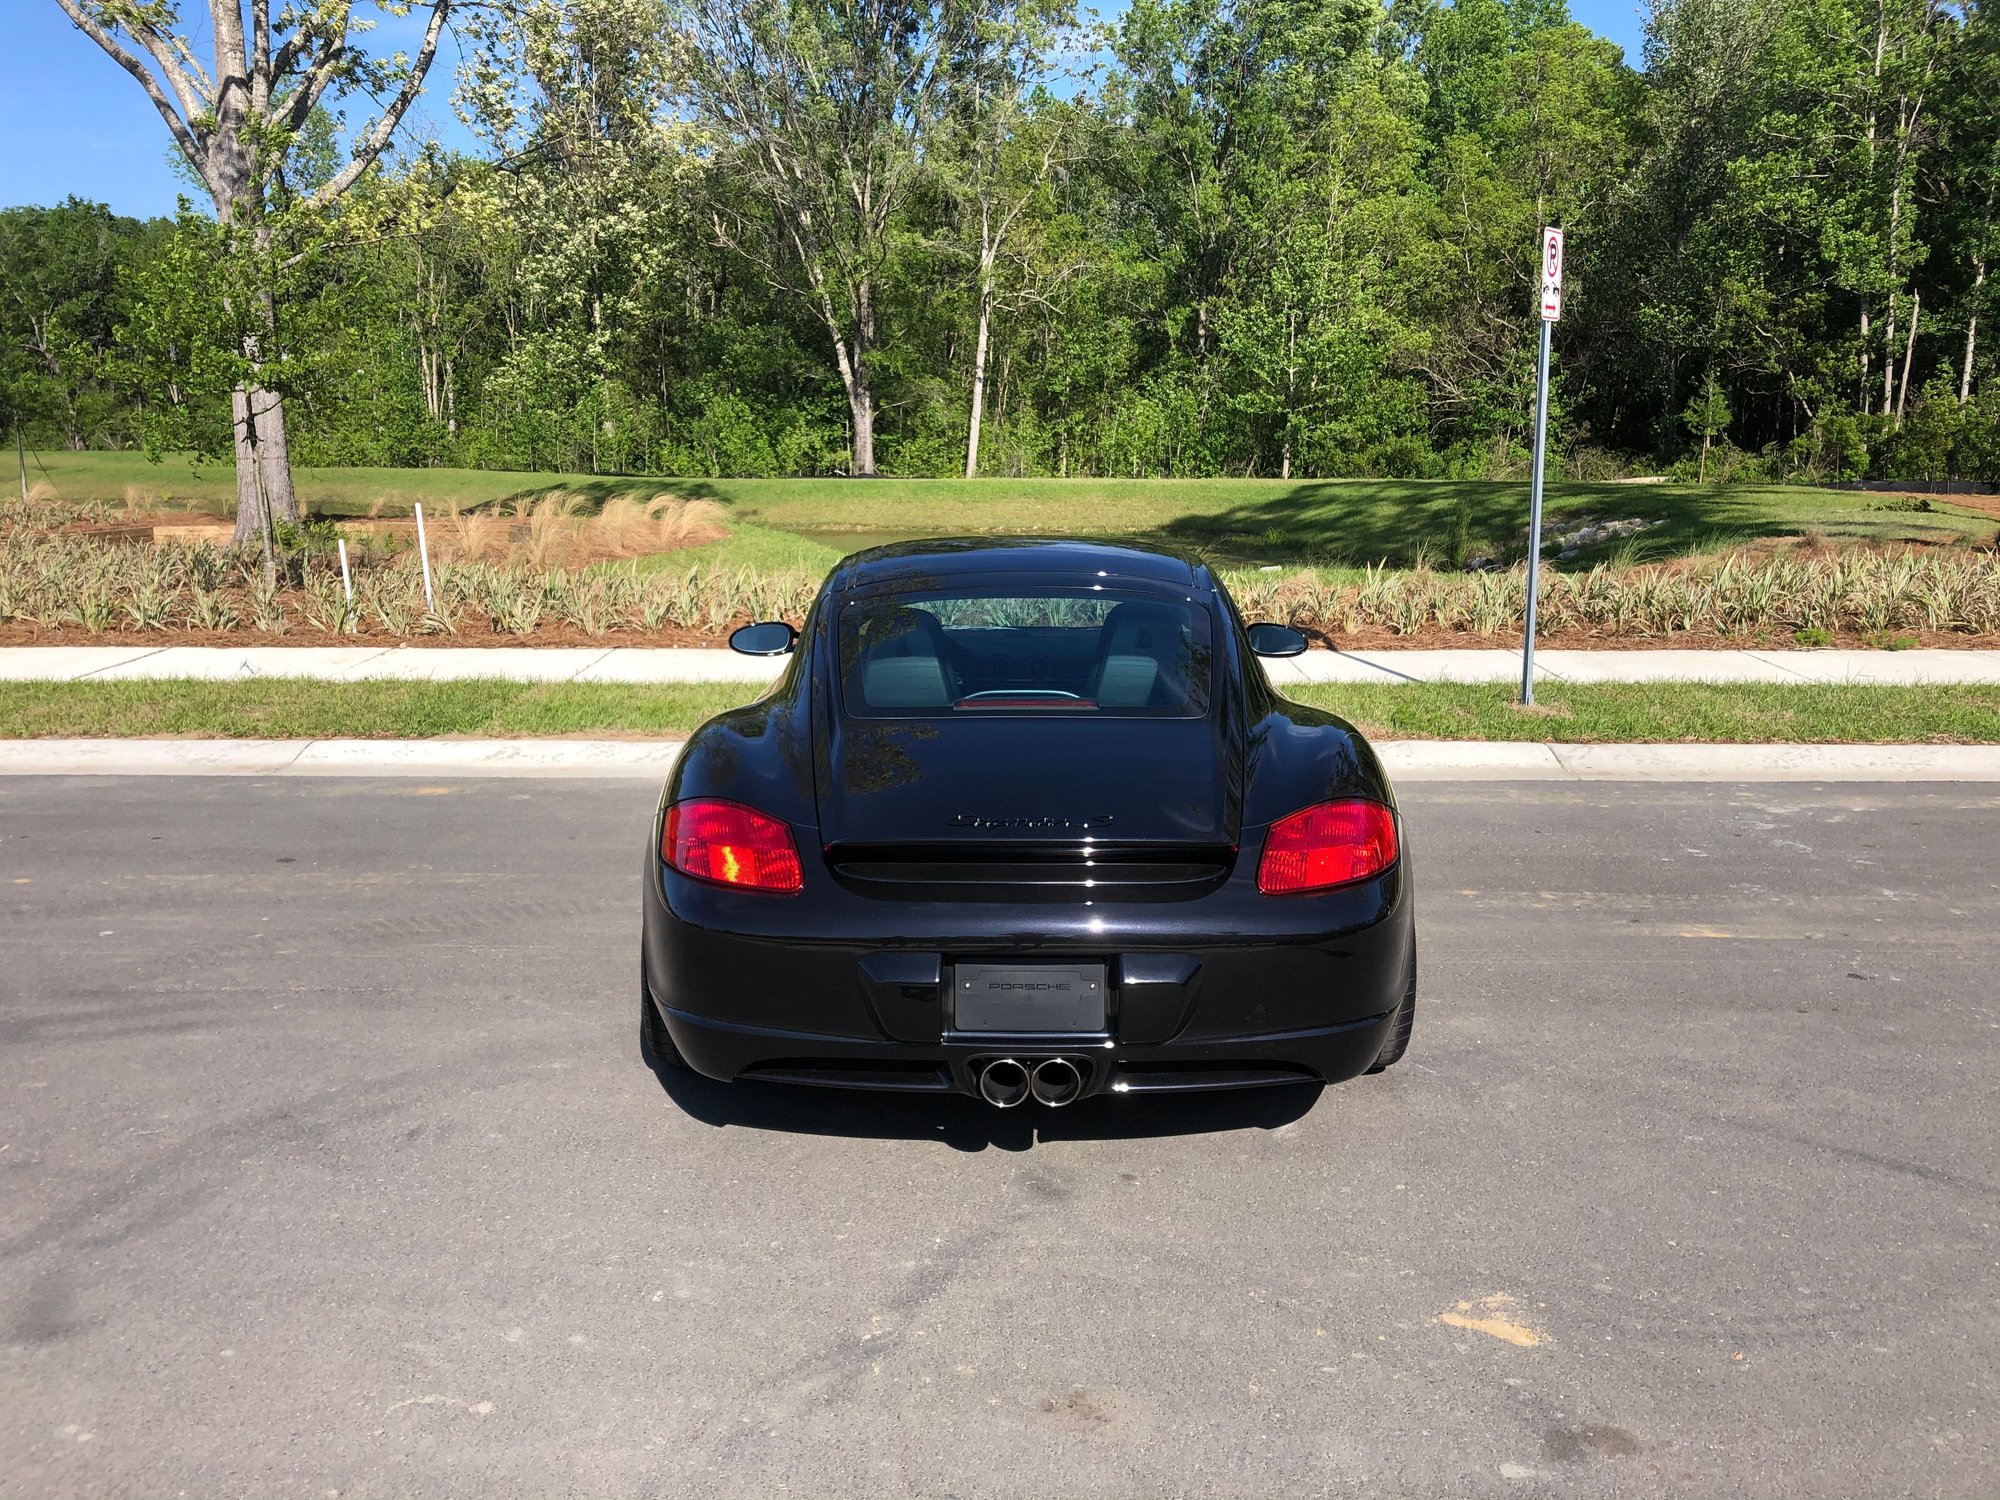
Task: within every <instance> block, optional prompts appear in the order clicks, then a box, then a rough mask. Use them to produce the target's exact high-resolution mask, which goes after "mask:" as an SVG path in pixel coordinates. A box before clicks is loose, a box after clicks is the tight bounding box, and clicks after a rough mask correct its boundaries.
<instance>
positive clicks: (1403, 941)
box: [644, 852, 1414, 1096]
mask: <svg viewBox="0 0 2000 1500" xmlns="http://www.w3.org/2000/svg"><path fill="white" fill-rule="evenodd" d="M814 884H816V882H814V881H813V880H812V878H811V877H810V876H809V888H808V890H807V892H806V893H805V894H804V895H803V896H801V897H792V898H785V897H771V896H766V895H758V894H755V893H747V892H739V891H730V890H725V889H721V888H718V887H715V886H709V885H704V884H701V883H699V882H695V881H691V880H687V879H685V878H684V877H681V876H679V875H677V874H675V873H674V872H672V871H669V870H664V869H663V868H662V866H661V865H660V863H659V861H658V859H657V858H656V857H654V856H652V855H651V854H650V852H649V855H648V859H647V862H646V868H645V875H644V888H645V895H644V905H645V960H646V962H645V967H646V974H647V984H648V991H649V995H650V999H651V1002H652V1004H653V1005H654V1006H655V1008H656V1009H657V1010H658V1011H659V1013H660V1015H661V1017H662V1019H663V1020H664V1021H665V1023H666V1027H667V1030H668V1033H669V1034H670V1035H671V1036H672V1038H673V1040H674V1044H675V1046H676V1047H678V1048H679V1050H680V1052H681V1055H682V1056H683V1057H684V1058H685V1059H686V1060H687V1062H688V1063H689V1065H690V1066H692V1067H693V1068H695V1069H696V1070H697V1071H699V1072H701V1073H704V1074H706V1075H708V1076H709V1077H712V1078H718V1079H725V1080H727V1079H736V1078H761V1079H769V1080H773V1081H783V1082H791V1083H815V1084H824V1085H831V1086H835V1087H846V1088H880V1089H893V1090H901V1091H909V1092H926V1093H946V1092H956V1093H976V1092H977V1086H976V1083H975V1073H976V1070H977V1069H978V1068H979V1067H980V1066H982V1065H983V1064H984V1063H986V1062H988V1061H991V1060H992V1059H995V1058H999V1057H1011V1058H1014V1059H1016V1060H1018V1061H1022V1062H1027V1063H1030V1064H1032V1063H1033V1062H1034V1061H1035V1060H1038V1059H1041V1058H1045V1057H1055V1056H1061V1057H1065V1058H1068V1059H1070V1060H1072V1061H1073V1062H1075V1063H1077V1064H1078V1065H1079V1067H1080V1068H1081V1069H1082V1070H1083V1071H1084V1073H1085V1081H1084V1088H1083V1093H1084V1095H1086V1096H1088V1095H1092V1094H1102V1093H1107V1092H1109V1093H1140V1092H1151V1091H1172V1090H1199V1089H1213V1088H1230V1087H1246V1086H1254V1085H1258V1084H1280V1083H1298V1082H1324V1083H1337V1082H1340V1081H1341V1080H1343V1079H1348V1078H1352V1077H1354V1076H1355V1075H1357V1074H1359V1073H1362V1072H1365V1071H1366V1070H1367V1069H1368V1068H1369V1066H1370V1065H1371V1064H1373V1062H1374V1060H1375V1058H1376V1056H1377V1055H1378V1054H1379V1053H1380V1051H1381V1048H1382V1044H1383V1042H1384V1040H1385V1039H1386V1038H1387V1035H1388V1030H1389V1026H1390V1018H1391V1016H1392V1014H1393V1013H1394V1011H1395V1009H1396V1007H1397V1005H1398V1003H1399V1002H1400V1001H1401V999H1402V996H1403V991H1404V988H1405V985H1406V983H1407V980H1408V974H1409V962H1410V955H1411V952H1412V943H1413V941H1414V939H1413V901H1412V897H1411V888H1410V881H1409V871H1408V864H1407V859H1406V860H1405V862H1404V863H1402V864H1399V865H1398V866H1396V867H1395V868H1394V869H1392V870H1391V871H1389V872H1388V873H1387V874H1385V875H1383V876H1382V877H1380V878H1379V879H1376V880H1372V881H1366V882H1361V883H1359V884H1357V885H1354V886H1350V887H1344V888H1342V889H1340V890H1336V891H1332V892H1328V893H1325V894H1323V895H1316V896H1304V897H1281V898H1271V897H1263V896H1259V895H1258V894H1257V893H1256V891H1255V887H1254V882H1253V881H1251V880H1249V879H1248V878H1247V875H1246V877H1245V878H1243V879H1232V880H1231V881H1230V882H1229V883H1228V884H1227V885H1226V886H1225V887H1223V888H1222V889H1221V890H1218V891H1215V892H1213V893H1211V894H1209V895H1206V896H1203V897H1200V898H1198V899H1195V900H1189V901H1175V902H1165V903H1147V904H1134V905H1130V906H1121V905H1119V904H1116V903H1104V904H1097V905H1093V906H1090V907H1085V906H1082V905H1078V904H1051V905H1030V906H1016V905H1006V904H991V905H988V904H981V903H971V902H949V903H947V902H930V903H926V902H884V901H879V900H873V899H869V898H866V897H862V896H856V895H853V894H851V893H846V892H842V891H839V890H837V889H828V888H826V887H821V889H820V890H819V891H817V892H815V891H814V890H813V889H812V886H813V885H814ZM1055 960H1064V961H1080V960H1089V961H1092V962H1099V963H1103V964H1104V965H1105V966H1106V969H1105V972H1106V975H1107V978H1108V980H1109V993H1110V1004H1109V1007H1108V1009H1109V1015H1108V1017H1107V1020H1106V1024H1105V1029H1104V1030H1103V1031H1102V1032H1098V1033H1087V1034H1075V1035H1068V1034H1042V1035H1007V1036H1000V1035H993V1034H972V1033H966V1032H962V1031H959V1030H957V1029H956V1028H955V1027H954V1024H953V1021H954V1017H953V1014H952V1010H953V1007H952V999H951V995H952V982H953V966H954V965H955V964H956V963H958V962H974V961H977V962H988V963H990V962H996V961H997V962H1005V963H1010V964H1034V963H1038V962H1047V961H1055Z"/></svg>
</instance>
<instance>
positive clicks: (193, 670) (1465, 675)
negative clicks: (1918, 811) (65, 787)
mask: <svg viewBox="0 0 2000 1500" xmlns="http://www.w3.org/2000/svg"><path fill="white" fill-rule="evenodd" d="M1535 664H1536V668H1537V670H1538V672H1539V676H1540V679H1541V680H1546V681H1549V682H1579V683H1580V682H1775V683H1792V684H1795V685H1796V684H1799V683H1806V682H1827V683H1843V682H1853V683H1878V684H1882V685H1887V686H1895V685H1908V684H1917V683H1939V684H1943V683H1956V682H1981V683H2000V651H1979V650H1967V651H1954V650H1918V651H1562V650H1550V651H1541V652H1538V653H1536V656H1535ZM783 668H784V660H783V659H782V658H769V659H764V660H759V659H758V658H755V657H749V656H739V655H737V654H736V653H735V652H733V651H720V650H709V649H705V648H683V647H676V646H588V647H567V646H457V647H438V646H172V645H163V646H0V681H13V682H40V681H50V682H79V681H85V680H88V681H91V682H122V681H128V680H155V681H157V680H160V679H165V678H188V679H195V680H201V681H211V682H213V681H224V680H226V681H236V680H241V679H249V678H261V677H308V678H315V679H321V680H325V681H328V682H361V681H368V680H378V679H392V680H402V681H422V682H448V681H453V680H460V679H464V678H469V677H499V678H505V679H508V680H511V681H514V682H626V683H664V682H734V683H743V684H746V685H747V687H746V691H747V690H748V689H749V688H752V687H755V686H759V685H762V684H764V683H767V682H769V681H770V680H771V679H772V678H773V677H775V676H776V675H777V674H778V673H779V672H780V671H781V670H783ZM1264 670H1265V673H1266V675H1268V676H1269V677H1270V679H1271V681H1272V683H1273V684H1274V685H1276V686H1277V687H1279V688H1281V689H1282V688H1286V687H1293V686H1297V685H1299V684H1301V683H1308V682H1373V683H1383V684H1393V683H1399V682H1513V681H1516V680H1517V679H1518V678H1519V676H1520V672H1521V658H1520V654H1519V652H1518V651H1507V650H1498V649H1480V650H1446V651H1309V652H1307V653H1306V654H1305V655H1304V656H1298V657H1291V658H1287V659H1283V660H1273V661H1267V662H1266V663H1265V664H1264Z"/></svg>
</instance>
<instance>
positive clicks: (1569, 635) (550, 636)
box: [0, 621, 2000, 651]
mask: <svg viewBox="0 0 2000 1500" xmlns="http://www.w3.org/2000/svg"><path fill="white" fill-rule="evenodd" d="M747 623H748V622H747V621H736V622H734V624H732V625H731V626H730V627H729V629H734V628H735V625H736V624H747ZM729 629H725V630H723V631H721V632H720V633H710V632H706V631H701V630H694V629H689V628H686V627H683V626H667V627H664V628H662V629H660V630H657V631H652V632H647V631H640V630H611V631H606V632H604V633H603V634H602V635H590V634H588V633H586V632H585V631H583V630H580V629H578V628H577V627H576V626H574V625H541V626H537V627H536V629H535V632H534V633H533V634H532V635H508V634H505V633H502V632H498V631H492V630H486V629H481V628H476V627H472V626H468V627H466V628H464V629H462V630H461V631H460V632H459V633H458V634H456V635H404V636H397V635H390V634H388V633H387V632H386V631H380V630H363V631H361V632H359V633H358V634H355V635H330V634H328V633H327V632H325V631H321V630H310V629H307V628H305V627H304V626H296V627H294V628H292V629H290V630H288V631H286V632H285V633H284V634H283V635H272V634H270V633H268V632H266V631H261V630H240V629H239V630H107V631H103V632H99V633H96V634H93V633H91V632H90V631H86V630H81V629H77V628H75V627H71V628H69V629H66V630H58V629H53V628H51V627H48V626H40V625H28V624H23V623H21V622H19V621H10V622H8V623H6V624H0V647H4V646H146V647H151V648H154V649H156V650H157V649H160V648H163V647H167V646H374V647H380V648H387V647H390V646H424V647H433V648H438V649H445V650H449V649H451V648H454V647H476V646H488V647H490V646H527V647H535V646H572V647H573V646H586V647H596V648H598V649H604V648H607V647H611V646H707V647H717V646H725V645H727V644H728V639H729ZM1885 636H1886V637H1887V638H1889V639H1893V640H1895V641H1897V642H1898V643H1899V644H1900V643H1903V642H1908V643H1912V644H1914V645H1917V646H1923V647H1932V648H1943V649H1946V650H1957V651H1966V650H1985V651H1992V650H2000V635H1993V634H1986V635H1971V634H1957V633H1953V632H1951V631H1936V630H1931V631H1925V630H1893V631H1888V632H1885ZM1882 641H1883V637H1876V636H1863V635H1860V634H1858V633H1852V632H1850V633H1846V634H1836V635H1835V636H1834V637H1833V638H1832V640H1831V642H1830V645H1831V646H1833V647H1837V648H1841V649H1846V650H1866V649H1871V648H1880V647H1881V646H1882ZM1313 645H1314V647H1315V648H1316V649H1331V650H1338V651H1437V650H1459V651H1464V650H1489V651H1490V650H1501V651H1514V650H1519V649H1520V645H1521V638H1520V636H1519V635H1518V634H1513V635H1474V634H1473V633H1472V632H1470V631H1465V630H1443V629H1439V628H1438V627H1436V626H1431V627H1428V628H1426V629H1424V630H1422V631H1419V632H1418V633H1417V634H1415V635H1396V634H1394V633H1393V632H1390V631H1386V630H1374V631H1370V630H1364V631H1357V632H1355V633H1353V634H1347V633H1342V634H1340V635H1337V636H1315V637H1314V638H1313ZM1535 645H1536V648H1537V649H1538V650H1543V651H1548V650H1560V651H1796V650H1801V649H1812V648H1801V647H1800V646H1799V645H1798V644H1797V643H1796V642H1795V641H1793V639H1792V637H1791V634H1790V632H1788V631H1773V632H1772V633H1770V634H1769V635H1745V636H1720V635H1693V634H1682V633H1676V634H1674V635H1670V636H1609V635H1592V634H1590V633H1589V632H1587V631H1559V632H1557V633H1555V634H1552V635H1544V636H1539V637H1537V639H1536V642H1535Z"/></svg>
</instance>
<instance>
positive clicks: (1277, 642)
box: [1247, 622, 1311, 656]
mask: <svg viewBox="0 0 2000 1500" xmlns="http://www.w3.org/2000/svg"><path fill="white" fill-rule="evenodd" d="M1247 634H1248V635H1249V637H1250V649H1251V650H1252V651H1254V652H1256V653H1257V654H1258V655H1259V656H1301V655H1303V654H1304V653H1305V650H1306V647H1307V646H1308V645H1310V644H1311V642H1309V641H1307V640H1306V638H1305V636H1304V635H1303V634H1301V633H1300V632H1299V631H1296V630H1294V629H1292V627H1291V626H1289V625H1273V624H1270V623H1268V622H1267V623H1265V624H1262V625H1252V626H1251V627H1250V628H1249V630H1248V632H1247Z"/></svg>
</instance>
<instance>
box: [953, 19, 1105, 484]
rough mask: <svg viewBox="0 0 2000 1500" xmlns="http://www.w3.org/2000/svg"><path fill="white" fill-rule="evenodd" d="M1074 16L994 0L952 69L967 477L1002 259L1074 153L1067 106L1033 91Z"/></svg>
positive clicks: (974, 460)
mask: <svg viewBox="0 0 2000 1500" xmlns="http://www.w3.org/2000/svg"><path fill="white" fill-rule="evenodd" d="M1072 21H1073V11H1072V9H1070V8H1067V6H1066V0H995V3H994V4H993V6H992V8H991V9H990V11H989V12H988V14H987V16H986V17H985V19H984V21H983V22H982V24H981V25H980V26H979V27H978V29H977V31H976V32H975V34H974V36H973V38H972V40H971V42H970V44H969V45H968V47H967V48H966V53H965V56H964V57H963V58H961V59H960V60H959V61H958V63H957V65H956V68H955V70H954V73H955V77H954V94H955V104H956V107H955V108H954V110H953V112H952V114H953V119H952V126H953V131H952V134H953V136H954V139H953V141H952V151H951V155H952V157H953V158H954V159H953V161H952V164H951V167H950V169H949V171H950V193H951V196H952V197H953V199H954V200H955V201H956V203H957V206H958V211H959V215H960V218H961V221H962V223H963V226H964V229H963V232H962V238H964V239H965V240H966V241H967V242H968V245H967V248H968V250H969V252H970V254H971V257H972V260H973V265H974V268H975V269H974V276H975V288H974V305H975V307H976V308H977V322H978V330H977V332H976V333H975V335H974V337H973V346H972V410H971V415H970V416H969V418H968V419H967V422H966V433H965V477H966V478H967V479H971V478H973V477H974V476H975V475H977V474H978V472H979V429H980V424H981V421H982V419H983V418H984V416H985V413H986V358H987V352H988V348H989V345H990V343H991V338H992V325H993V306H994V297H995V293H996V291H997V287H998V282H999V278H1000V257H1001V255H1002V254H1003V253H1004V252H1005V251H1006V250H1007V248H1008V240H1009V238H1010V237H1011V236H1012V234H1013V233H1014V230H1015V228H1016V226H1017V225H1018V224H1019V223H1020V221H1021V216H1022V214H1023V213H1025V212H1026V211H1027V210H1028V209H1029V207H1030V206H1031V205H1032V204H1034V203H1035V201H1036V199H1037V198H1038V197H1039V196H1040V194H1041V190H1042V188H1043V186H1044V185H1045V184H1046V183H1047V182H1048V180H1049V176H1050V174H1051V173H1052V172H1054V171H1056V170H1058V169H1059V168H1062V167H1067V166H1068V165H1070V163H1071V162H1072V161H1073V160H1074V152H1075V147H1076V137H1077V134H1078V131H1077V128H1076V126H1077V122H1076V120H1075V119H1074V117H1073V111H1072V110H1071V109H1069V108H1067V107H1064V106H1061V105H1058V104H1056V103H1055V101H1054V100H1052V99H1049V98H1047V97H1046V96H1042V97H1040V98H1035V97H1032V94H1033V91H1034V89H1035V85H1036V84H1037V83H1038V82H1039V80H1040V78H1041V77H1042V75H1043V74H1045V73H1046V71H1047V66H1048V65H1047V62H1046V61H1045V59H1046V58H1047V56H1048V53H1049V51H1050V49H1051V46H1052V44H1053V43H1054V41H1055V39H1056V37H1057V36H1058V35H1059V34H1060V33H1061V32H1063V31H1064V30H1065V29H1066V28H1068V27H1069V26H1070V25H1071V24H1072Z"/></svg>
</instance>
